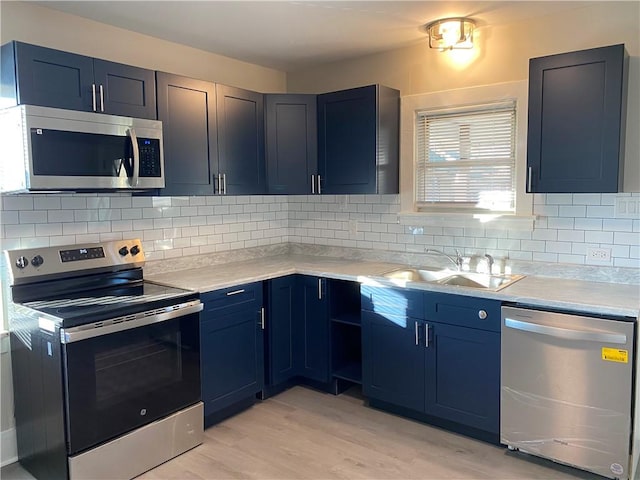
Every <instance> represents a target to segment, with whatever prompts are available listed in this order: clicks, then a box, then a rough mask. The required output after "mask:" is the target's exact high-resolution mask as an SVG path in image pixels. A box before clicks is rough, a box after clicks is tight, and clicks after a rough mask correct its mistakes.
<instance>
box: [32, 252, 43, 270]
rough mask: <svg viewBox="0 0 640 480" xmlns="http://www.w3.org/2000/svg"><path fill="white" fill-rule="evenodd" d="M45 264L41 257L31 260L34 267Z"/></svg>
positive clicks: (37, 256)
mask: <svg viewBox="0 0 640 480" xmlns="http://www.w3.org/2000/svg"><path fill="white" fill-rule="evenodd" d="M43 263H44V258H42V257H41V256H40V255H36V256H35V257H33V258H32V259H31V265H33V266H34V267H39V266H40V265H42V264H43Z"/></svg>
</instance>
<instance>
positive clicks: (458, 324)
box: [362, 286, 500, 441]
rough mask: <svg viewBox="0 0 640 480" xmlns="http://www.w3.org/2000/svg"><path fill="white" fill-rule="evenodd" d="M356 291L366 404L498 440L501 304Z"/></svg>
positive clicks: (455, 297) (398, 292)
mask: <svg viewBox="0 0 640 480" xmlns="http://www.w3.org/2000/svg"><path fill="white" fill-rule="evenodd" d="M362 294H363V300H362V306H363V311H362V370H363V378H362V380H363V382H362V385H363V393H364V394H365V396H367V397H368V398H369V399H370V402H371V403H372V404H374V405H377V404H379V402H383V406H385V407H398V408H399V409H404V410H401V411H400V413H406V414H409V415H411V416H414V417H416V418H419V419H422V420H426V421H429V422H432V423H436V424H439V425H442V426H445V427H447V428H453V429H454V430H458V431H463V432H464V433H469V434H475V432H486V434H488V435H484V434H482V435H476V436H479V437H481V438H486V439H489V440H490V441H497V436H496V435H497V434H498V432H499V426H500V418H499V412H500V332H499V318H500V302H497V301H495V300H486V299H480V298H478V299H476V298H473V297H465V296H460V295H451V294H439V293H438V294H436V293H428V292H416V291H405V290H402V289H388V288H380V287H365V286H363V287H362ZM416 295H418V296H420V297H421V298H418V297H416ZM422 307H424V308H422ZM407 312H411V315H415V316H408V315H407V314H406V313H407ZM434 320H437V321H434ZM496 326H497V328H496ZM458 427H459V428H458Z"/></svg>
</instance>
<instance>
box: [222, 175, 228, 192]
mask: <svg viewBox="0 0 640 480" xmlns="http://www.w3.org/2000/svg"><path fill="white" fill-rule="evenodd" d="M226 194H227V174H226V173H223V174H222V195H226Z"/></svg>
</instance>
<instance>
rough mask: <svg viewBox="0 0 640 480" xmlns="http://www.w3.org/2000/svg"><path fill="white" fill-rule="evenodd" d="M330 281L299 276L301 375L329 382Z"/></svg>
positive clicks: (296, 341)
mask: <svg viewBox="0 0 640 480" xmlns="http://www.w3.org/2000/svg"><path fill="white" fill-rule="evenodd" d="M326 283H327V281H326V280H325V279H321V278H318V277H307V276H299V277H298V285H299V288H300V294H299V295H298V298H299V299H300V305H299V306H298V308H297V309H296V310H297V312H296V316H297V317H298V318H297V320H296V323H297V324H298V329H297V333H298V335H297V339H296V340H295V344H296V345H297V346H298V365H299V373H298V374H299V375H301V376H303V377H305V378H309V379H311V380H317V381H319V382H328V381H329V310H328V302H327V301H326V294H327V287H326Z"/></svg>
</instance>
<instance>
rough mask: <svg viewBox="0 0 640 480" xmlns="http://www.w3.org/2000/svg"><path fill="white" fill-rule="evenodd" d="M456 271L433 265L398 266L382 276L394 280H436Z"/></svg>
mask: <svg viewBox="0 0 640 480" xmlns="http://www.w3.org/2000/svg"><path fill="white" fill-rule="evenodd" d="M452 273H454V272H453V271H452V270H447V269H442V268H431V267H418V268H398V269H395V270H391V271H390V272H387V273H384V274H383V275H382V276H383V277H386V278H390V279H392V280H404V281H406V282H435V281H437V280H441V279H444V278H446V277H448V276H450V275H451V274H452Z"/></svg>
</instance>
